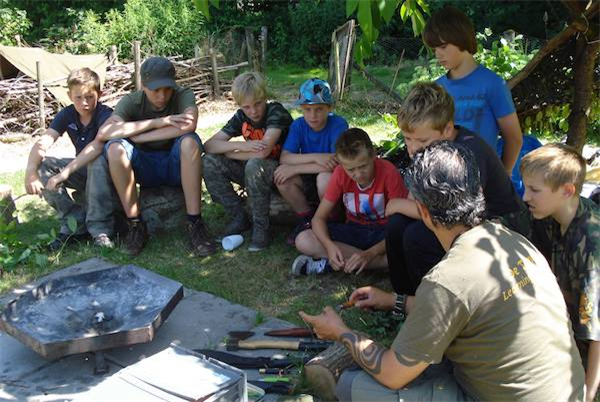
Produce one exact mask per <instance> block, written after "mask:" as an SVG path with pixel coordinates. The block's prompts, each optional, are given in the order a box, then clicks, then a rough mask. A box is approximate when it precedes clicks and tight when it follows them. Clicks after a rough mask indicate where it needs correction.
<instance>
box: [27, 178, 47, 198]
mask: <svg viewBox="0 0 600 402" xmlns="http://www.w3.org/2000/svg"><path fill="white" fill-rule="evenodd" d="M43 189H44V184H43V183H42V181H41V180H40V175H38V174H37V172H33V173H29V174H26V175H25V191H26V192H27V194H35V195H39V196H40V197H41V196H42V190H43Z"/></svg>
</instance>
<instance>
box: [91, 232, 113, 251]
mask: <svg viewBox="0 0 600 402" xmlns="http://www.w3.org/2000/svg"><path fill="white" fill-rule="evenodd" d="M94 245H96V246H98V247H105V248H114V247H115V243H113V241H112V240H111V239H110V237H108V235H106V234H105V233H100V234H99V235H98V236H96V237H94Z"/></svg>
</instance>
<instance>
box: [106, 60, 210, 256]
mask: <svg viewBox="0 0 600 402" xmlns="http://www.w3.org/2000/svg"><path fill="white" fill-rule="evenodd" d="M140 72H141V76H142V90H141V91H136V92H133V93H131V94H128V95H126V96H125V97H123V98H122V99H121V100H120V101H119V103H117V106H116V107H115V111H114V113H113V114H112V116H111V117H110V118H109V119H108V120H107V121H106V123H105V124H104V125H103V126H102V127H101V128H100V130H99V132H98V137H99V138H100V139H101V140H102V141H107V144H106V146H105V153H106V155H107V159H108V166H109V169H110V174H111V177H112V180H113V183H114V185H115V189H116V190H117V193H118V194H119V198H120V200H121V204H122V205H123V210H124V212H125V215H126V216H127V219H128V225H129V231H128V234H127V238H126V239H125V249H126V250H127V252H128V253H129V254H130V255H132V256H135V255H137V254H139V253H140V252H141V251H142V249H143V248H144V245H145V243H146V241H147V238H148V234H147V231H146V225H145V224H144V222H143V221H142V217H141V210H140V205H139V201H138V195H137V189H136V183H138V184H140V186H144V187H156V186H165V185H166V186H181V187H182V188H183V194H184V197H185V208H186V212H187V216H188V224H187V231H188V235H189V237H190V242H191V245H192V248H193V251H194V253H195V254H196V255H198V256H206V255H209V254H212V253H214V252H215V251H216V246H215V243H214V242H213V240H212V238H211V237H210V236H209V234H208V232H207V230H206V227H205V226H204V222H203V221H202V216H201V214H200V209H201V191H202V159H201V154H202V150H203V147H202V142H201V141H200V137H198V134H196V133H195V132H194V131H195V130H196V122H197V121H198V108H197V107H196V98H195V96H194V92H193V91H192V90H191V89H189V88H182V87H180V86H178V85H177V84H176V83H175V67H174V66H173V64H172V63H171V62H170V61H169V60H168V59H166V58H164V57H150V58H149V59H147V60H146V61H144V63H143V64H142V67H141V71H140Z"/></svg>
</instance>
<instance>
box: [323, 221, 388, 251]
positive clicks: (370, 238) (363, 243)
mask: <svg viewBox="0 0 600 402" xmlns="http://www.w3.org/2000/svg"><path fill="white" fill-rule="evenodd" d="M327 229H328V230H329V237H330V238H331V240H333V241H337V242H340V243H344V244H348V245H350V246H352V247H356V248H358V249H360V250H367V249H369V248H371V247H373V246H374V245H376V244H377V243H379V242H380V241H382V240H384V239H385V230H386V228H385V225H361V224H360V223H357V222H346V223H335V222H330V223H328V224H327Z"/></svg>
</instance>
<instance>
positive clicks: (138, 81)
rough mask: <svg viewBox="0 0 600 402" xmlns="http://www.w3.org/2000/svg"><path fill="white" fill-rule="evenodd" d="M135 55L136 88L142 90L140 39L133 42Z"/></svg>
mask: <svg viewBox="0 0 600 402" xmlns="http://www.w3.org/2000/svg"><path fill="white" fill-rule="evenodd" d="M133 57H134V66H135V69H134V71H135V75H134V79H135V81H134V83H135V90H136V91H141V89H142V74H141V72H140V66H141V54H140V41H139V40H136V41H135V42H133Z"/></svg>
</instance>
